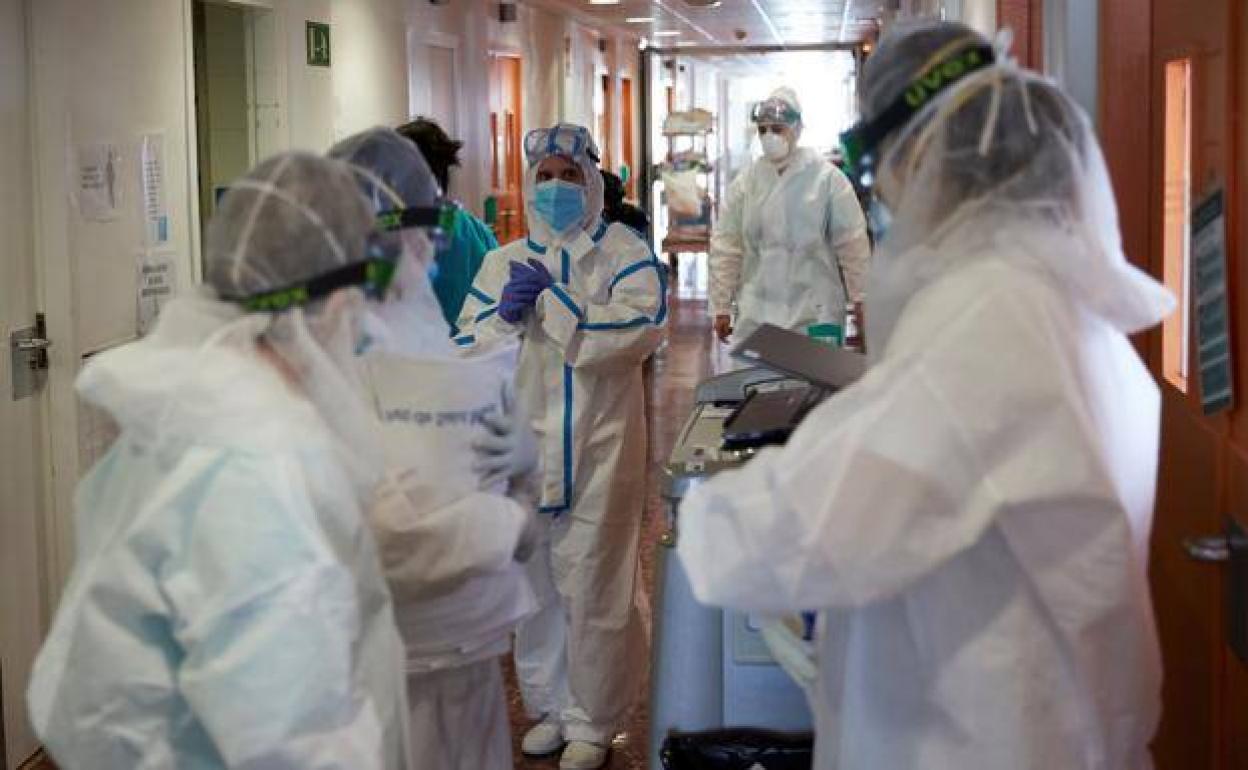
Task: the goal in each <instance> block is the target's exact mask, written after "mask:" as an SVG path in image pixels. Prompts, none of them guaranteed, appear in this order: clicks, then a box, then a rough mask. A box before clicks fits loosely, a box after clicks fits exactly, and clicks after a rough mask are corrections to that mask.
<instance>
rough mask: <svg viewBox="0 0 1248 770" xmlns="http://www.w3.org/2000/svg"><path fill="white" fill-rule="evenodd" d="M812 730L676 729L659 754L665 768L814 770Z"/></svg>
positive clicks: (684, 769) (671, 769) (683, 769)
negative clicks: (793, 731) (677, 730)
mask: <svg viewBox="0 0 1248 770" xmlns="http://www.w3.org/2000/svg"><path fill="white" fill-rule="evenodd" d="M814 748H815V739H814V735H813V734H812V733H784V732H777V731H774V730H758V729H751V728H745V727H742V728H735V729H732V728H730V729H725V730H708V731H706V732H698V733H681V732H676V731H672V732H671V733H668V736H667V739H666V740H664V741H663V747H662V748H661V749H660V751H659V757H660V758H661V759H662V760H663V767H664V769H665V770H758V768H763V770H810V767H811V763H812V762H813V761H814Z"/></svg>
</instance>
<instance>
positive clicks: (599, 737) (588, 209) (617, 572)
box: [457, 124, 667, 770]
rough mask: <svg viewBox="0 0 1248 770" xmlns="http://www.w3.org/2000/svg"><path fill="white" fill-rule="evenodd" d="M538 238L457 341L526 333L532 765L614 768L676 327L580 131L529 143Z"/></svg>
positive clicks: (499, 257) (500, 253)
mask: <svg viewBox="0 0 1248 770" xmlns="http://www.w3.org/2000/svg"><path fill="white" fill-rule="evenodd" d="M525 154H526V156H527V158H528V165H529V168H528V172H527V175H526V178H525V191H524V199H525V201H526V207H527V210H526V214H527V217H528V224H529V237H528V238H527V239H526V240H522V241H517V242H515V243H512V244H509V245H507V246H504V247H502V248H501V249H498V250H497V251H493V252H491V253H490V254H489V255H488V256H487V257H486V260H485V264H484V265H483V266H482V269H481V272H480V273H478V275H477V280H476V283H475V284H474V286H473V288H472V290H471V292H470V293H469V297H468V301H467V302H466V303H465V306H464V309H463V312H462V313H461V315H460V321H459V328H460V336H459V337H458V338H457V341H458V342H459V343H460V344H461V345H464V346H466V347H473V346H482V345H489V344H492V343H494V342H496V341H497V340H499V339H506V338H513V337H515V336H516V335H519V336H520V337H521V338H522V339H523V347H522V348H521V352H520V362H519V369H518V372H517V390H518V393H519V397H520V401H521V403H522V404H523V405H524V406H525V408H526V410H527V412H528V414H530V415H531V417H532V421H533V427H534V429H535V430H536V432H537V434H538V439H539V441H540V445H541V458H542V459H541V475H540V497H541V499H540V502H539V506H540V507H539V512H540V513H541V514H542V518H543V524H544V530H543V536H542V538H541V540H540V545H539V547H538V551H537V553H536V554H535V555H534V556H533V558H532V559H531V560H530V561H529V565H528V566H529V574H530V576H531V578H532V579H533V583H534V588H535V589H536V590H537V592H538V597H539V601H540V602H541V604H542V610H541V612H540V613H539V614H538V615H537V616H536V617H534V618H533V619H531V620H528V621H526V622H525V623H524V624H523V625H522V626H521V627H520V631H519V633H518V634H517V636H516V671H517V674H518V676H519V679H520V685H521V689H522V691H523V694H524V700H525V705H526V707H527V708H528V710H529V713H530V716H532V717H533V718H541V722H540V723H539V724H538V725H537V726H535V727H534V728H532V729H531V730H530V731H529V732H528V734H527V735H526V736H525V738H524V743H523V747H522V748H523V750H524V753H526V754H530V755H541V754H550V753H554V752H556V751H559V749H560V747H562V746H563V744H564V741H565V740H566V741H567V742H568V745H567V747H566V749H564V750H563V754H562V757H561V760H560V767H562V768H564V769H565V770H569V769H572V770H574V769H576V768H594V767H599V766H601V765H602V764H603V762H605V761H606V756H607V746H608V744H609V742H610V740H611V737H612V734H613V733H614V731H615V730H616V729H617V728H618V727H619V726H620V723H621V721H622V719H623V717H624V715H625V713H626V711H627V710H628V709H629V707H630V706H631V705H632V703H633V701H634V699H635V697H636V695H637V693H638V689H639V685H640V681H639V679H638V676H637V672H638V671H640V670H641V668H640V665H641V663H642V661H643V660H644V647H645V639H644V636H643V634H644V630H643V625H642V617H641V612H640V609H639V607H638V604H637V601H636V592H637V591H638V590H639V588H640V586H639V582H638V540H639V537H640V530H641V517H642V511H643V506H644V501H645V478H646V468H645V466H646V456H645V455H646V424H645V411H644V406H643V397H644V391H643V385H642V363H643V361H645V359H646V358H647V357H648V356H649V355H650V354H651V353H652V352H653V351H654V349H655V348H656V347H657V346H658V344H659V341H660V338H661V336H662V330H663V324H664V322H665V319H666V316H667V305H666V291H665V286H664V283H665V279H664V274H663V272H662V268H661V267H660V265H659V263H658V261H657V260H656V259H655V258H654V255H653V254H652V253H651V252H650V248H649V247H648V246H647V245H646V243H645V242H644V241H642V240H641V238H640V237H638V236H637V234H636V233H635V232H634V231H633V230H631V229H629V228H628V227H626V226H624V225H620V224H612V225H609V226H608V225H607V224H605V223H603V221H602V198H603V183H602V175H601V174H599V173H598V169H597V167H596V163H597V157H598V155H597V150H596V148H595V147H594V144H593V140H592V139H591V138H590V136H589V132H588V131H586V130H585V129H584V128H582V127H580V126H572V125H567V124H561V125H557V126H555V127H553V128H550V129H539V130H537V131H534V132H532V133H530V134H529V135H528V136H527V137H526V138H525Z"/></svg>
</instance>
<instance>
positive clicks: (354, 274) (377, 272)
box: [226, 259, 396, 313]
mask: <svg viewBox="0 0 1248 770" xmlns="http://www.w3.org/2000/svg"><path fill="white" fill-rule="evenodd" d="M395 267H396V266H395V263H394V262H393V261H390V260H385V259H370V260H367V261H365V262H356V263H355V264H353V265H346V266H344V267H340V268H338V269H337V270H332V271H330V272H328V273H325V274H323V275H318V276H316V277H315V278H312V279H310V280H307V281H304V282H303V283H299V284H295V285H292V286H287V287H284V288H281V289H274V290H272V291H266V292H262V293H260V294H254V295H252V296H250V297H241V298H228V297H227V298H226V301H228V302H234V303H237V304H239V305H242V306H243V307H244V308H246V309H247V310H249V311H251V312H255V313H280V312H282V311H285V310H290V309H291V308H295V307H302V306H304V305H308V304H310V303H312V302H315V301H316V300H318V299H323V298H325V297H328V296H329V295H330V294H333V293H334V292H335V291H337V290H339V289H343V288H347V287H350V286H361V287H363V288H364V289H365V291H366V293H368V294H370V295H371V296H381V295H382V294H384V293H385V290H386V288H387V287H388V286H389V285H390V281H391V280H392V279H393V278H394V271H395Z"/></svg>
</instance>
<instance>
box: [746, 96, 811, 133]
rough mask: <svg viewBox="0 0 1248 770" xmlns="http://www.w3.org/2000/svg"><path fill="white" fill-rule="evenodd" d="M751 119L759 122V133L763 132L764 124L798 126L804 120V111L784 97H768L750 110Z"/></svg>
mask: <svg viewBox="0 0 1248 770" xmlns="http://www.w3.org/2000/svg"><path fill="white" fill-rule="evenodd" d="M750 121H751V122H754V123H757V124H759V133H760V134H761V133H763V131H762V126H763V125H764V124H766V125H770V126H775V125H784V126H796V125H797V124H798V123H801V122H802V113H800V112H798V111H797V110H795V109H793V106H792V105H791V104H789V103H788V102H785V101H784V100H782V99H767V100H765V101H761V102H759V103H758V104H756V105H754V109H752V110H750Z"/></svg>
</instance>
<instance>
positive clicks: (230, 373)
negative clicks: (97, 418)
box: [76, 295, 374, 487]
mask: <svg viewBox="0 0 1248 770" xmlns="http://www.w3.org/2000/svg"><path fill="white" fill-rule="evenodd" d="M270 323H271V318H269V317H268V316H265V315H262V314H245V313H244V312H243V311H241V310H240V309H239V308H238V307H237V306H236V305H233V304H228V303H224V302H219V301H216V300H214V299H211V298H208V297H206V296H202V295H192V296H187V297H179V298H177V299H175V300H174V301H172V302H170V303H169V304H168V305H167V306H165V308H164V309H163V310H162V312H161V316H160V320H159V322H158V323H157V326H156V328H155V329H154V330H153V332H152V333H151V334H150V335H149V336H148V337H145V338H144V339H142V340H139V341H137V342H133V343H130V344H127V345H123V346H121V347H118V348H115V349H113V350H109V351H105V352H103V353H99V354H98V355H96V356H94V357H92V358H91V359H90V361H88V363H87V365H86V366H85V367H84V368H83V371H82V373H81V374H80V375H79V377H78V380H77V383H76V388H77V391H78V393H79V395H80V396H81V397H82V398H83V400H85V401H87V402H88V403H90V404H92V405H94V406H96V407H98V408H99V409H102V410H104V411H105V412H107V413H108V414H109V415H110V416H111V417H112V419H113V420H114V421H115V422H116V423H117V424H118V426H119V427H120V428H121V429H122V430H123V431H126V432H129V433H130V434H131V435H134V436H135V437H137V438H138V439H139V440H140V441H143V442H148V443H151V444H158V445H160V446H162V447H180V446H183V445H189V444H199V445H215V446H222V447H234V448H246V449H248V450H250V451H257V450H260V451H263V450H264V449H266V448H272V449H274V450H275V451H277V450H280V451H288V450H289V449H290V447H291V446H292V442H295V444H296V445H298V444H303V445H306V446H309V447H314V446H322V447H323V446H326V442H327V441H330V442H331V443H332V444H333V445H334V448H336V449H337V450H339V452H340V454H342V455H343V456H344V458H345V457H350V456H351V455H352V453H353V450H352V449H350V448H348V447H347V444H346V442H336V441H332V439H331V436H332V435H333V434H332V432H331V431H330V430H327V428H328V427H329V425H328V424H327V423H326V422H325V421H324V420H323V419H321V416H320V415H319V413H318V410H317V409H316V407H315V406H314V405H313V404H312V402H311V401H309V400H308V399H307V398H306V397H303V395H302V394H301V393H300V392H299V391H298V390H297V389H296V388H295V387H292V386H291V385H289V384H287V382H286V381H285V380H284V379H283V377H282V375H281V374H280V373H279V372H278V370H277V369H276V368H274V367H273V366H272V365H271V364H270V363H269V362H268V361H266V360H264V359H262V358H261V357H260V355H259V351H258V348H257V340H259V339H260V338H261V337H262V335H263V334H264V333H265V331H266V329H268V327H269V325H270ZM348 466H349V467H350V468H351V469H352V470H353V471H355V478H356V481H357V483H358V484H359V485H360V486H361V487H364V486H367V485H368V484H369V483H371V480H372V477H373V475H374V472H373V471H371V470H369V469H367V468H366V467H365V466H364V464H362V463H357V462H351V463H348Z"/></svg>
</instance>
